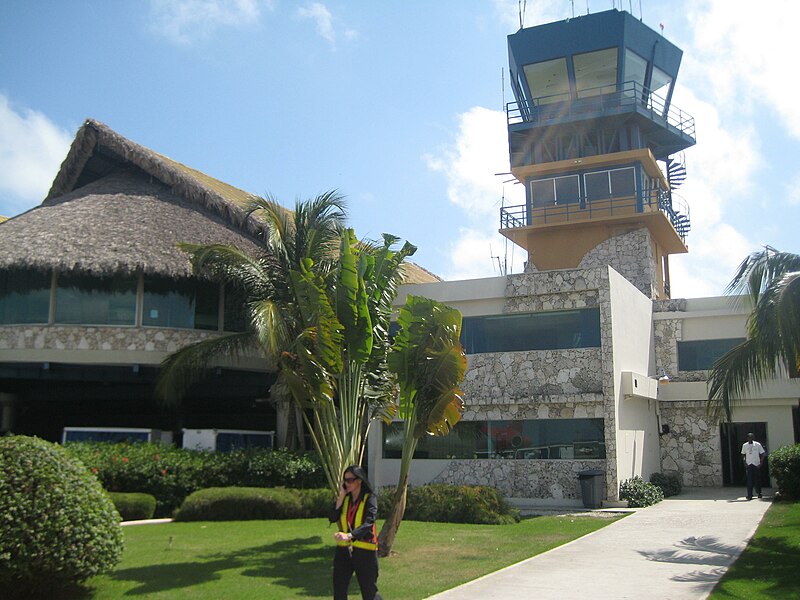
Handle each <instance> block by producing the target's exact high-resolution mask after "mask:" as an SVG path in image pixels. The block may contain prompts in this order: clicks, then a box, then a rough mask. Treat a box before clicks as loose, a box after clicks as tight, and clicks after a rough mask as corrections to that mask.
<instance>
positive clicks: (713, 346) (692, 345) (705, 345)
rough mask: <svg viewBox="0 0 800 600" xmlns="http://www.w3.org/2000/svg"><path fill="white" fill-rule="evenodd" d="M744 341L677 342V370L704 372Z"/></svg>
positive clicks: (735, 339) (740, 339)
mask: <svg viewBox="0 0 800 600" xmlns="http://www.w3.org/2000/svg"><path fill="white" fill-rule="evenodd" d="M743 341H744V338H730V339H721V340H694V341H691V342H678V370H679V371H706V370H708V369H710V368H711V367H713V366H714V363H715V362H716V361H717V360H718V359H720V358H721V357H722V356H723V355H724V354H725V353H726V352H728V351H729V350H732V349H733V348H734V347H736V346H738V345H739V344H741V343H742V342H743Z"/></svg>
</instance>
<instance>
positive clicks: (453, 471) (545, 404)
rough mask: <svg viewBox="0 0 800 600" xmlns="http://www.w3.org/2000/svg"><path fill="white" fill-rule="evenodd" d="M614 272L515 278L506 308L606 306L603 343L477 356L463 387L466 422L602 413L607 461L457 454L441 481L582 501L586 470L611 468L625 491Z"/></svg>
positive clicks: (610, 478) (612, 492)
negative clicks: (614, 354) (617, 431)
mask: <svg viewBox="0 0 800 600" xmlns="http://www.w3.org/2000/svg"><path fill="white" fill-rule="evenodd" d="M608 285H609V284H608V270H607V269H605V268H597V269H572V270H565V271H544V272H529V273H525V274H521V275H511V276H509V277H508V278H507V284H506V294H505V306H504V312H505V313H519V312H540V311H548V310H574V309H580V308H589V307H595V306H596V307H599V308H600V313H601V316H600V320H601V347H600V348H570V349H564V350H536V351H525V352H502V353H486V354H474V355H471V356H470V357H469V368H468V370H467V374H466V378H465V381H464V383H463V385H462V389H463V391H464V394H465V399H466V402H467V407H468V408H467V411H466V412H465V414H464V420H466V421H470V420H484V419H486V420H503V419H511V420H517V419H519V420H523V419H559V418H561V419H567V418H597V419H600V418H602V419H603V420H604V428H605V440H606V457H607V458H606V460H596V459H595V460H568V459H564V460H501V459H494V460H488V459H482V460H454V461H451V462H450V463H449V465H448V467H447V468H445V470H444V471H443V472H442V473H440V474H439V475H438V477H437V478H436V481H438V482H446V483H454V484H470V483H478V482H480V483H484V484H488V485H492V486H495V487H497V488H498V489H500V490H502V491H503V493H505V494H506V495H508V496H511V497H527V498H555V499H578V498H580V497H581V492H580V485H579V481H578V476H577V474H578V472H580V471H582V470H584V469H587V468H593V469H602V470H604V471H606V473H607V476H606V485H607V488H608V489H607V494H608V497H609V498H611V499H614V498H615V497H616V492H617V484H616V468H615V465H616V460H615V452H616V450H615V443H614V440H615V435H614V423H615V419H616V415H615V412H614V402H613V401H608V402H607V401H606V398H611V397H613V374H612V373H611V372H610V370H611V365H612V361H611V339H610V335H611V333H610V327H608V326H607V324H608V323H609V322H610V308H609V304H608V299H609V291H608Z"/></svg>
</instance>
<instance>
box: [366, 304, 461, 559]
mask: <svg viewBox="0 0 800 600" xmlns="http://www.w3.org/2000/svg"><path fill="white" fill-rule="evenodd" d="M397 322H398V324H399V325H400V332H399V333H398V335H397V337H396V338H395V341H394V345H393V346H392V350H391V353H390V354H389V362H388V365H389V369H390V370H391V371H392V372H393V373H394V374H395V375H396V377H397V382H398V384H399V386H400V394H399V398H398V415H399V416H400V418H402V419H404V420H405V423H404V429H403V451H402V456H401V460H400V475H399V477H398V484H397V488H396V489H395V494H394V498H393V501H392V508H391V510H390V512H389V515H388V516H387V518H386V521H385V522H384V524H383V527H382V528H381V533H380V535H379V536H378V548H379V553H380V555H381V556H388V555H389V553H390V552H391V550H392V545H393V544H394V539H395V536H396V535H397V530H398V528H399V527H400V522H401V521H402V519H403V514H404V513H405V508H406V493H407V490H408V475H409V472H410V470H411V460H412V458H413V456H414V450H415V449H416V447H417V442H418V441H419V440H420V438H422V437H423V436H426V435H447V434H448V433H449V432H450V430H451V429H452V427H453V426H455V424H456V423H457V422H458V421H459V420H460V419H461V413H462V412H463V410H464V402H463V399H462V397H461V390H460V389H459V387H458V386H459V384H460V383H461V381H462V380H463V379H464V373H465V371H466V368H467V359H466V356H465V354H464V349H463V348H462V346H461V341H460V339H459V337H460V335H461V313H460V312H459V311H458V310H456V309H454V308H450V307H449V306H446V305H444V304H442V303H440V302H437V301H435V300H430V299H428V298H422V297H420V296H408V297H407V298H406V304H405V306H403V308H402V309H400V315H399V317H398V319H397Z"/></svg>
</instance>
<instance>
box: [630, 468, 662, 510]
mask: <svg viewBox="0 0 800 600" xmlns="http://www.w3.org/2000/svg"><path fill="white" fill-rule="evenodd" d="M619 497H620V499H621V500H627V501H628V506H629V507H630V508H644V507H645V506H652V505H653V504H658V503H659V502H661V501H662V500H663V499H664V492H662V491H661V488H660V487H658V486H657V485H653V484H652V483H648V482H646V481H645V480H644V479H642V478H641V477H639V476H638V475H636V476H635V477H631V478H630V479H626V480H625V481H623V482H622V484H621V485H620V486H619Z"/></svg>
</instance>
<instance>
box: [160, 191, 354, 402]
mask: <svg viewBox="0 0 800 600" xmlns="http://www.w3.org/2000/svg"><path fill="white" fill-rule="evenodd" d="M345 208H346V205H345V202H344V198H343V197H342V196H341V195H340V194H339V193H338V192H336V191H329V192H325V193H323V194H321V195H319V196H317V197H316V198H313V199H311V200H307V201H299V200H298V201H297V202H296V203H295V209H294V212H291V211H289V210H287V209H285V208H284V207H282V206H281V205H280V204H278V203H277V202H276V201H275V200H274V199H272V198H269V197H268V198H257V199H254V200H253V201H252V202H251V204H250V206H249V207H248V209H249V212H250V213H255V214H257V215H258V217H260V218H261V219H263V221H264V222H265V223H266V224H267V231H268V237H267V241H266V246H265V249H264V252H263V253H262V254H261V255H259V256H251V255H250V254H248V253H246V252H242V251H241V250H239V249H238V248H234V247H231V246H225V245H222V244H211V245H197V244H189V243H186V244H180V246H179V247H180V248H181V249H183V250H184V251H186V252H187V253H189V255H190V257H191V261H192V266H193V269H194V271H195V272H196V273H202V274H204V275H206V276H208V277H211V278H214V279H217V280H219V281H221V282H223V283H224V284H225V285H226V291H228V292H229V293H228V294H226V296H227V297H236V296H238V297H239V298H240V299H241V301H242V302H243V304H244V306H245V311H246V315H247V320H248V323H249V327H248V329H247V331H245V332H241V333H232V334H227V335H224V336H221V337H217V338H212V339H209V340H205V341H203V342H199V343H196V344H192V345H189V346H186V347H184V348H182V349H181V350H179V351H177V352H175V353H173V354H171V355H170V356H168V357H167V358H166V359H165V360H164V362H163V363H162V365H161V366H162V369H161V373H160V375H159V380H158V382H157V385H156V397H157V398H159V399H160V400H162V401H163V402H164V403H166V404H175V403H178V402H179V401H180V400H181V398H182V396H183V395H184V394H185V392H186V391H187V390H188V389H189V387H190V386H191V385H192V384H194V383H196V382H197V381H198V380H199V379H200V378H201V377H202V376H203V374H204V373H205V371H206V369H207V368H208V367H209V365H210V364H211V363H212V361H213V360H214V359H216V358H218V357H220V356H240V355H241V354H243V353H245V352H248V351H253V350H254V349H255V350H258V351H260V352H261V353H262V355H263V357H264V359H265V361H267V362H268V363H269V364H271V365H273V366H277V363H278V360H279V357H280V354H281V352H283V351H284V350H285V349H286V348H287V347H288V345H289V344H291V343H292V342H293V341H294V340H295V339H296V338H297V336H298V335H299V333H300V331H301V329H302V326H301V319H300V315H299V312H298V309H297V306H296V302H295V301H294V298H293V296H292V291H291V289H290V287H289V273H290V271H291V270H293V269H298V268H299V267H300V265H301V264H302V261H303V260H304V259H311V260H312V261H313V262H314V264H315V265H316V267H315V268H316V270H317V271H318V272H321V273H323V274H327V273H328V272H329V271H330V270H331V269H332V267H333V264H334V260H333V258H334V257H335V255H336V247H337V245H338V243H339V237H340V233H341V230H342V227H343V223H344V220H345ZM271 392H272V395H273V396H275V395H276V394H277V395H278V396H281V398H278V401H279V402H280V401H281V399H283V400H286V399H287V397H288V388H287V387H286V385H285V382H284V381H283V378H282V377H281V376H280V374H279V377H278V382H276V385H273V388H272V390H271Z"/></svg>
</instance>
